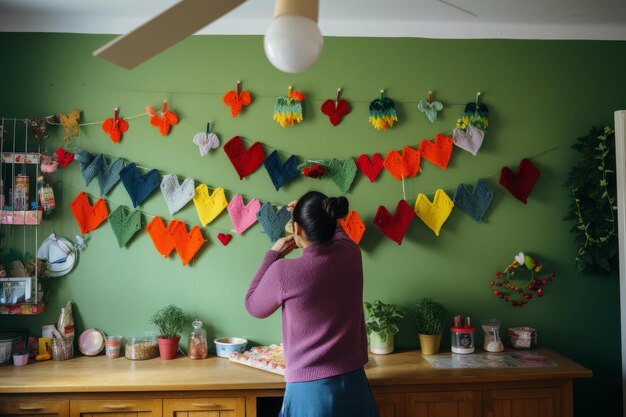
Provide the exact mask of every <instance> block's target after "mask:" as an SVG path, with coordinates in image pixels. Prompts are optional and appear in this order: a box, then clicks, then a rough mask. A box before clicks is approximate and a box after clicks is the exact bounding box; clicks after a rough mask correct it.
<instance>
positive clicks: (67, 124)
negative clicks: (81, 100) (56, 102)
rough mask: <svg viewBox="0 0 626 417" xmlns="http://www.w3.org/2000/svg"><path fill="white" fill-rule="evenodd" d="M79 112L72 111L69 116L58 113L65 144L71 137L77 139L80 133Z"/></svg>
mask: <svg viewBox="0 0 626 417" xmlns="http://www.w3.org/2000/svg"><path fill="white" fill-rule="evenodd" d="M80 113H81V110H78V109H74V110H72V111H71V112H70V113H69V114H65V113H60V114H59V121H60V122H61V126H63V129H65V137H64V138H63V139H65V141H66V142H67V141H68V140H70V139H71V138H72V137H78V135H80V132H79V130H78V119H80Z"/></svg>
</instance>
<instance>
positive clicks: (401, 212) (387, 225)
mask: <svg viewBox="0 0 626 417" xmlns="http://www.w3.org/2000/svg"><path fill="white" fill-rule="evenodd" d="M414 216H415V212H414V211H413V209H411V206H409V204H408V203H407V202H406V200H400V201H398V205H397V206H396V212H395V213H394V214H393V215H391V213H389V210H387V208H386V207H385V206H379V207H378V211H377V212H376V216H374V224H375V225H376V226H377V227H378V228H379V229H380V231H381V232H383V234H384V235H385V236H387V237H388V238H389V239H391V240H393V241H394V242H396V243H397V244H398V245H401V244H402V239H404V235H405V234H406V231H407V229H408V228H409V225H410V224H411V220H413V217H414Z"/></svg>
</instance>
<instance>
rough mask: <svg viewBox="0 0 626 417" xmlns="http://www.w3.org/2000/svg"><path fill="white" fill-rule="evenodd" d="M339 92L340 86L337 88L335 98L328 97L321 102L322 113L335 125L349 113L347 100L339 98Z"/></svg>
mask: <svg viewBox="0 0 626 417" xmlns="http://www.w3.org/2000/svg"><path fill="white" fill-rule="evenodd" d="M340 94H341V88H338V89H337V97H336V98H335V100H332V99H328V100H326V101H325V102H324V103H322V107H321V110H322V113H324V114H325V115H326V116H328V118H329V119H330V123H331V124H332V125H333V126H337V125H338V124H339V123H340V122H341V119H342V118H343V116H345V115H346V114H348V113H350V105H349V104H348V102H347V101H345V100H342V99H340V98H339V95H340Z"/></svg>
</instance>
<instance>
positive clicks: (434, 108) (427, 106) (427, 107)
mask: <svg viewBox="0 0 626 417" xmlns="http://www.w3.org/2000/svg"><path fill="white" fill-rule="evenodd" d="M417 109H418V110H419V111H421V112H422V113H424V114H425V115H426V117H427V118H428V120H430V122H431V123H435V120H437V113H438V112H440V111H441V110H443V104H441V102H440V101H433V92H432V91H429V92H428V101H426V100H420V101H419V102H418V103H417Z"/></svg>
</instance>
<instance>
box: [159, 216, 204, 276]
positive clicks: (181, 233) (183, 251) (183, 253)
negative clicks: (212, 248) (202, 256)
mask: <svg viewBox="0 0 626 417" xmlns="http://www.w3.org/2000/svg"><path fill="white" fill-rule="evenodd" d="M167 228H168V230H169V233H170V236H171V237H172V241H173V242H174V248H176V252H178V256H179V257H180V260H181V262H182V263H183V266H185V265H187V264H188V263H189V261H191V259H192V258H193V257H194V256H195V255H196V253H197V252H198V251H199V250H200V248H201V247H202V245H204V242H205V240H204V237H203V236H202V230H200V228H199V227H198V226H193V227H192V228H191V231H190V232H187V225H186V224H185V223H183V222H181V221H180V220H176V219H174V220H172V221H171V222H170V224H169V225H168V226H167Z"/></svg>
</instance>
